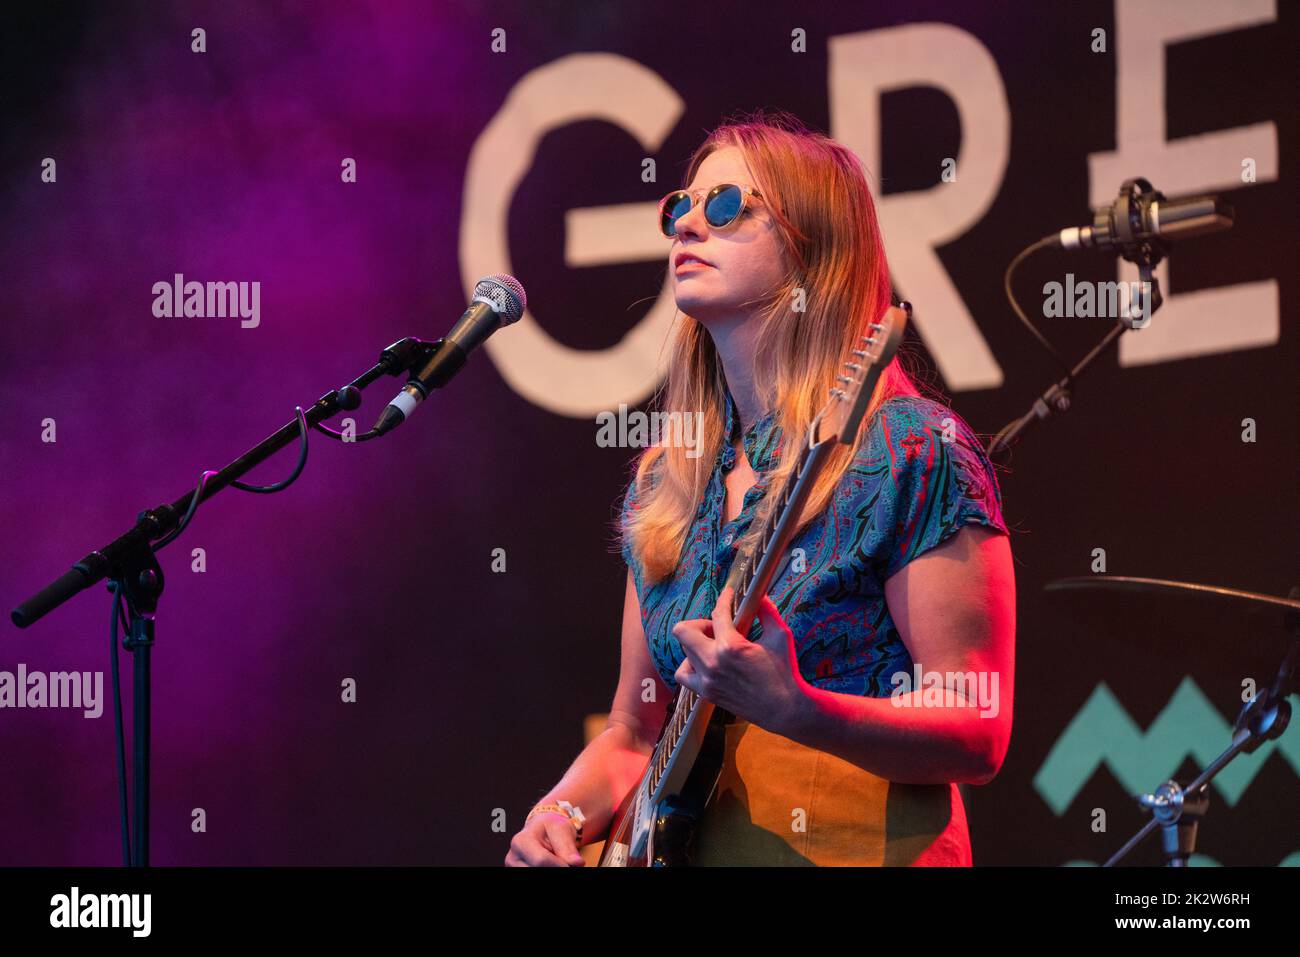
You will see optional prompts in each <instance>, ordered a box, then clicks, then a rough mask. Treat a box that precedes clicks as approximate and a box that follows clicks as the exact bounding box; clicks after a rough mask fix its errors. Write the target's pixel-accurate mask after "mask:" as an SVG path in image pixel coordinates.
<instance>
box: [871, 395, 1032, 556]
mask: <svg viewBox="0 0 1300 957" xmlns="http://www.w3.org/2000/svg"><path fill="white" fill-rule="evenodd" d="M868 454H869V456H870V459H871V461H872V463H873V466H874V467H873V469H872V471H877V472H878V474H879V475H880V485H879V494H878V495H877V496H876V498H875V507H874V512H875V514H874V516H873V517H874V519H875V520H874V522H873V526H874V529H875V531H876V533H877V541H876V542H875V543H874V547H873V548H872V551H873V552H874V553H875V557H877V559H878V560H879V562H880V567H881V568H882V569H883V576H882V577H883V579H888V578H889V577H890V576H892V575H893V574H894V573H895V572H897V571H898V570H899V569H900V568H902V567H903V566H904V565H906V564H907V563H908V562H910V561H912V559H914V558H916V557H917V556H919V555H921V554H923V553H924V552H927V551H929V550H930V549H932V548H935V547H936V546H938V545H941V544H942V543H943V542H945V541H947V540H948V539H949V538H951V537H952V536H953V535H955V534H957V532H958V531H959V530H960V529H961V527H962V526H963V525H966V524H970V523H975V524H980V525H986V526H988V527H989V528H992V529H996V530H998V531H1000V532H1002V533H1003V534H1004V535H1005V534H1008V533H1007V527H1006V523H1005V522H1004V521H1003V518H1002V494H1001V491H1000V489H999V488H998V480H997V476H996V475H995V474H994V471H993V464H992V463H991V462H990V461H989V459H988V456H986V455H985V454H984V450H983V448H982V447H981V445H980V443H979V440H978V439H977V438H976V437H975V433H974V432H972V431H971V429H970V427H969V426H968V425H967V424H966V423H965V422H963V421H962V419H961V418H960V417H959V416H958V415H957V414H956V413H955V412H953V411H952V410H951V409H949V408H947V407H946V406H943V405H941V404H940V403H938V402H934V401H932V400H930V399H925V398H920V397H915V396H907V397H898V398H895V399H891V400H889V401H888V402H886V403H885V404H884V405H882V406H881V409H880V414H879V415H877V416H876V417H875V420H874V422H873V424H872V429H871V436H870V451H869V453H868Z"/></svg>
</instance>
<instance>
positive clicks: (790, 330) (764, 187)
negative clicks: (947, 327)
mask: <svg viewBox="0 0 1300 957" xmlns="http://www.w3.org/2000/svg"><path fill="white" fill-rule="evenodd" d="M726 146H735V147H738V148H739V149H740V151H741V153H742V155H743V156H744V158H745V160H746V162H747V164H748V166H749V170H750V172H752V173H753V175H754V178H755V181H756V182H755V184H754V185H755V186H756V187H757V188H758V190H759V192H760V193H761V194H762V197H763V201H764V204H765V206H766V208H767V209H769V210H770V211H771V214H772V217H773V219H774V220H775V221H776V223H777V231H778V234H779V238H780V244H781V248H782V253H783V256H782V258H783V261H784V265H785V270H784V275H783V277H782V279H781V281H780V282H779V283H778V284H777V285H776V287H775V288H773V289H772V290H771V292H770V295H769V296H767V297H766V298H765V299H764V300H762V301H760V303H759V308H760V310H761V316H760V318H759V320H758V326H757V333H756V340H755V349H754V379H753V381H754V383H755V386H756V388H757V389H758V392H759V399H760V401H761V404H762V408H764V409H776V410H777V416H776V424H777V425H779V426H780V428H781V435H782V441H781V454H780V457H779V460H778V463H777V464H776V465H775V466H774V468H773V471H772V472H771V473H769V475H768V476H767V478H766V481H767V486H766V487H767V488H768V489H769V490H775V489H779V488H780V487H781V485H782V483H783V482H785V481H786V480H787V479H788V477H789V475H790V472H791V471H792V469H793V466H794V464H795V461H796V459H797V458H798V455H799V452H800V448H801V447H802V445H803V444H804V438H805V436H806V435H807V433H808V428H809V425H810V424H811V423H812V420H813V418H814V417H815V416H816V414H817V412H818V410H819V409H820V408H821V407H822V406H823V405H824V404H825V403H826V400H827V399H828V398H829V393H830V389H831V387H832V386H833V385H835V384H836V383H835V378H836V376H837V375H839V374H840V372H841V371H842V370H841V365H842V364H843V363H844V362H845V361H846V360H847V359H848V358H849V353H850V351H851V350H852V349H854V348H857V347H858V339H859V337H860V336H863V335H865V334H866V325H867V324H868V323H869V322H873V321H875V320H876V319H878V318H879V317H880V315H881V314H882V313H883V312H884V311H885V309H886V308H888V306H889V304H890V285H889V267H888V264H887V263H886V260H885V251H884V247H883V243H882V241H881V235H880V224H879V223H878V222H877V221H876V207H875V203H874V202H873V201H872V198H871V191H870V189H869V188H868V185H867V179H866V174H865V171H864V170H863V168H862V163H861V161H860V160H859V159H858V157H857V155H856V154H854V153H853V151H852V150H850V149H848V148H847V147H845V146H842V145H841V144H839V143H836V142H835V141H834V140H832V139H830V138H829V137H827V136H825V135H823V134H821V133H818V132H815V131H812V130H809V129H808V128H806V127H805V126H804V125H803V124H802V123H801V122H800V121H799V120H798V119H796V118H795V117H793V116H791V115H790V114H788V113H784V112H776V113H767V114H764V113H762V112H759V113H756V114H751V115H750V116H748V117H741V118H738V119H734V120H732V121H731V122H727V123H724V125H722V126H719V127H718V128H717V129H715V130H714V131H713V132H712V133H711V134H709V136H708V138H707V139H706V140H705V141H704V143H702V144H701V145H700V147H699V148H698V149H697V150H696V151H695V153H694V155H693V156H692V157H691V160H690V163H689V165H688V168H687V171H686V175H685V179H684V185H689V184H690V182H691V180H692V179H693V178H694V176H695V173H696V171H697V170H698V169H699V166H700V164H701V163H702V162H703V161H704V159H705V157H707V156H708V155H709V154H710V153H712V152H714V151H715V150H718V149H721V148H723V147H726ZM797 289H802V290H803V295H804V311H802V312H795V311H794V309H793V304H794V302H795V298H794V297H795V294H796V290H797ZM725 390H726V379H725V376H724V373H723V368H722V363H721V360H720V359H719V357H718V353H717V350H716V349H715V347H714V345H713V339H712V337H711V336H710V335H709V333H708V331H707V330H706V329H705V328H704V326H703V325H701V324H700V323H699V322H698V321H697V320H695V319H693V318H691V317H690V316H687V315H685V314H684V313H682V314H679V317H678V321H677V322H676V324H675V332H674V333H673V335H672V337H671V345H670V361H669V371H668V376H667V378H666V380H665V382H664V384H663V386H662V387H661V389H660V392H659V396H658V397H657V398H658V400H659V401H658V404H659V406H660V408H663V409H666V410H668V411H670V412H671V411H678V412H683V413H686V412H690V411H699V412H701V413H702V415H703V429H702V432H701V435H700V449H701V451H702V454H700V453H697V455H696V457H694V458H688V457H687V455H686V452H687V451H688V450H687V449H685V448H682V447H681V446H680V444H676V445H664V444H660V445H655V446H652V447H650V448H648V449H646V450H645V452H644V453H642V454H641V455H640V456H639V457H638V460H637V464H636V475H635V481H636V486H635V489H636V496H637V508H635V509H632V510H631V511H630V513H629V514H628V517H627V521H626V522H625V523H624V525H623V526H622V528H621V534H622V537H623V541H624V542H625V543H626V544H628V545H629V546H630V547H631V549H632V551H633V553H634V554H635V556H636V557H637V559H638V560H639V561H640V563H641V566H642V569H643V574H644V579H645V581H646V583H647V584H653V583H655V582H658V581H660V580H662V579H664V578H667V577H669V576H670V575H671V574H672V573H673V571H674V569H675V568H676V567H677V565H678V562H679V561H680V559H681V556H682V550H683V547H684V546H685V544H686V540H687V536H688V534H689V532H690V528H691V525H692V523H693V521H694V518H695V515H696V513H697V511H698V508H699V503H700V502H701V500H702V499H703V497H704V493H705V491H706V489H707V487H708V482H709V478H710V476H711V475H712V472H713V465H714V463H715V462H716V459H717V455H718V451H719V449H720V448H721V447H722V444H723V442H725V441H726V438H727V437H726V435H725V434H724V432H725V428H726V421H725V418H724V417H725V414H726V392H725ZM917 394H918V389H917V387H916V384H915V382H914V381H913V379H912V377H911V376H910V375H909V374H908V373H907V371H906V370H905V369H904V368H903V367H902V366H901V365H900V364H899V362H898V360H897V359H895V360H894V361H893V362H891V363H890V364H889V365H888V366H887V367H886V368H885V369H884V371H883V372H882V373H881V376H880V380H879V382H878V383H877V386H876V391H875V393H874V395H873V396H872V399H871V403H870V405H869V406H868V408H867V413H866V415H865V416H864V417H863V421H864V422H867V421H869V420H870V418H871V416H872V414H873V413H874V412H875V410H876V409H877V408H878V407H879V406H880V405H881V403H883V402H885V401H886V400H888V399H889V398H892V397H893V396H896V395H917ZM864 434H866V429H865V428H864V429H863V430H862V431H861V432H860V433H859V436H858V437H855V439H854V441H853V442H852V443H850V444H847V445H843V446H840V447H839V448H838V449H837V450H836V451H835V453H834V454H833V455H832V456H831V458H830V459H829V460H828V463H827V465H826V467H825V468H824V470H823V471H822V473H821V475H820V476H819V477H818V479H817V481H816V482H815V483H814V485H813V489H812V492H811V494H810V496H809V500H808V503H807V505H806V506H805V508H804V511H803V514H802V515H801V516H800V520H799V523H798V526H799V528H802V527H803V526H804V525H806V524H807V523H808V522H809V521H811V520H812V519H813V518H815V517H816V516H817V515H819V514H820V513H821V512H822V511H823V510H824V509H825V508H826V506H827V505H828V504H829V502H830V499H831V497H832V495H833V494H834V491H835V488H836V486H837V485H838V484H839V482H840V480H841V479H842V478H843V476H844V473H845V471H846V470H847V469H848V467H849V465H850V464H851V463H852V460H853V455H854V451H855V449H856V448H857V444H858V442H859V441H860V436H861V435H864ZM652 471H655V472H657V480H656V481H654V482H653V483H652V482H651V473H652ZM775 497H776V496H775V495H769V496H768V497H767V498H768V501H771V500H772V499H774V498H775ZM760 526H761V522H760V521H758V520H755V521H754V522H753V524H752V525H751V528H750V532H749V534H747V535H746V537H745V538H744V539H742V540H741V542H740V543H738V548H744V547H745V546H746V545H747V544H748V543H749V541H750V540H751V539H752V538H753V537H756V536H757V533H758V532H759V531H760Z"/></svg>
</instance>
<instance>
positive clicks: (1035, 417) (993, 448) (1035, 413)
mask: <svg viewBox="0 0 1300 957" xmlns="http://www.w3.org/2000/svg"><path fill="white" fill-rule="evenodd" d="M1149 195H1155V196H1159V195H1160V194H1159V193H1157V192H1156V191H1155V189H1154V187H1152V185H1151V184H1150V183H1149V182H1147V181H1146V180H1145V179H1142V178H1140V177H1135V178H1134V179H1130V180H1125V182H1124V184H1123V185H1122V186H1121V187H1120V190H1119V196H1118V198H1117V199H1116V200H1115V202H1114V203H1113V204H1112V205H1111V207H1110V208H1109V209H1105V208H1103V209H1102V210H1101V211H1099V212H1098V213H1097V222H1098V224H1101V223H1103V222H1108V223H1111V224H1113V227H1114V234H1115V235H1114V238H1115V244H1116V245H1117V246H1118V247H1119V255H1120V256H1121V257H1123V258H1124V259H1125V260H1127V261H1128V262H1131V263H1133V264H1135V265H1136V266H1137V267H1138V275H1139V277H1140V280H1141V282H1142V283H1143V286H1142V288H1143V289H1144V290H1149V292H1148V293H1147V300H1148V301H1147V303H1145V304H1144V308H1143V310H1142V311H1143V313H1144V314H1145V315H1146V316H1147V317H1148V318H1150V317H1151V316H1154V315H1155V314H1156V311H1157V310H1158V309H1159V308H1160V306H1161V305H1162V304H1163V302H1164V297H1163V296H1161V294H1160V281H1159V280H1158V279H1156V277H1155V274H1154V270H1155V267H1156V266H1157V265H1158V264H1159V263H1160V260H1161V259H1163V258H1164V256H1165V254H1166V253H1167V252H1168V248H1167V246H1166V245H1165V244H1164V243H1163V242H1161V240H1160V239H1158V238H1156V237H1146V238H1139V236H1138V230H1139V229H1140V228H1141V220H1142V209H1141V205H1140V204H1141V202H1142V198H1143V197H1144V196H1149ZM1039 242H1040V243H1041V244H1043V245H1046V244H1047V239H1046V238H1045V239H1043V240H1040V241H1039ZM1038 245H1039V244H1035V246H1038ZM1028 251H1029V250H1026V252H1028ZM1021 255H1022V256H1023V255H1024V254H1023V253H1022V254H1021ZM1017 258H1020V257H1017ZM1013 265H1014V263H1013ZM1007 290H1008V295H1010V294H1011V293H1010V282H1009V281H1008V283H1007ZM1012 305H1013V306H1014V305H1015V302H1014V299H1013V301H1012ZM1147 306H1149V308H1150V311H1149V312H1147V310H1146V307H1147ZM1017 308H1018V307H1017ZM1130 312H1131V310H1130ZM1131 328H1132V318H1131V316H1130V318H1129V321H1128V322H1125V321H1124V320H1123V319H1120V320H1118V321H1117V322H1116V324H1115V326H1114V328H1112V329H1111V330H1110V331H1109V332H1108V333H1106V335H1105V336H1104V337H1103V338H1102V340H1101V341H1100V342H1098V343H1097V344H1096V345H1095V346H1093V347H1092V349H1091V350H1090V351H1089V352H1088V354H1087V355H1085V356H1084V357H1083V358H1082V359H1081V360H1079V362H1078V363H1077V364H1076V365H1075V366H1074V367H1073V368H1069V369H1067V374H1066V376H1065V378H1063V379H1061V380H1060V381H1058V382H1054V383H1052V385H1050V386H1049V387H1048V388H1047V391H1045V392H1044V393H1043V394H1042V395H1040V396H1039V397H1038V398H1036V399H1035V400H1034V402H1033V404H1032V405H1031V406H1030V407H1029V411H1028V412H1026V413H1025V414H1024V415H1022V416H1019V417H1018V418H1015V419H1012V420H1011V421H1010V422H1008V423H1007V424H1006V425H1004V426H1003V427H1002V429H1001V431H999V432H998V434H997V435H995V436H994V437H993V439H992V440H991V441H990V442H989V446H988V449H987V452H986V454H987V455H988V457H989V458H990V459H992V458H994V457H995V456H997V455H999V454H1000V453H1002V452H1004V451H1007V450H1009V449H1010V448H1011V446H1013V445H1014V444H1016V443H1017V442H1018V441H1020V437H1021V436H1022V435H1023V434H1024V433H1025V431H1026V430H1027V429H1028V428H1029V427H1030V426H1031V425H1034V424H1036V423H1038V422H1041V421H1042V420H1044V419H1047V418H1050V417H1051V416H1053V415H1056V414H1059V413H1062V412H1067V411H1069V408H1070V403H1071V401H1072V400H1073V391H1074V381H1075V379H1077V378H1079V376H1080V375H1082V374H1083V372H1084V371H1086V370H1087V369H1088V367H1089V366H1091V365H1092V363H1093V361H1094V360H1096V358H1097V357H1098V356H1100V355H1101V354H1102V353H1103V352H1105V351H1106V350H1107V349H1108V348H1110V346H1111V344H1112V343H1113V342H1115V341H1116V340H1117V339H1119V337H1120V336H1122V335H1123V334H1124V333H1125V332H1127V331H1128V330H1129V329H1131ZM1031 331H1034V330H1033V329H1032V327H1031ZM1035 334H1037V333H1035ZM1039 338H1040V340H1041V338H1042V337H1041V336H1040V337H1039ZM1043 341H1044V343H1045V340H1043ZM1045 344H1046V343H1045ZM1049 348H1050V347H1049Z"/></svg>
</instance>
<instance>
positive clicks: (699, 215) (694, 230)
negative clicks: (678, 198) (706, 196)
mask: <svg viewBox="0 0 1300 957" xmlns="http://www.w3.org/2000/svg"><path fill="white" fill-rule="evenodd" d="M706 228H707V224H706V222H705V219H704V204H703V203H696V204H695V205H694V206H692V207H691V208H690V209H689V210H688V211H687V212H685V213H683V214H682V215H681V216H678V217H677V238H678V239H681V238H682V236H684V235H685V236H690V237H692V238H693V239H699V238H701V237H702V236H703V234H704V230H705V229H706Z"/></svg>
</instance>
